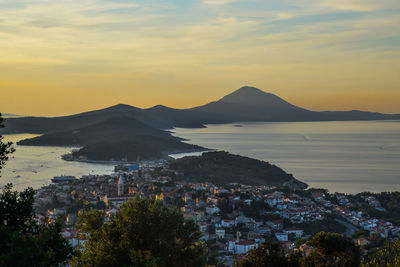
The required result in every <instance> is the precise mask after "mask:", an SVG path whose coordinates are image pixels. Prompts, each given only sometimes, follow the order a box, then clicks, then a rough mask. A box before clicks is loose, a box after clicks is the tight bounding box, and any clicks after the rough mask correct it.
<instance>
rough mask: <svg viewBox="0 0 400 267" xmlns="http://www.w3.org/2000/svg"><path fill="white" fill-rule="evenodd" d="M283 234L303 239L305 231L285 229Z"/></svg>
mask: <svg viewBox="0 0 400 267" xmlns="http://www.w3.org/2000/svg"><path fill="white" fill-rule="evenodd" d="M283 232H284V233H286V234H294V235H295V236H296V237H302V235H303V230H302V229H300V228H294V227H293V228H285V229H283Z"/></svg>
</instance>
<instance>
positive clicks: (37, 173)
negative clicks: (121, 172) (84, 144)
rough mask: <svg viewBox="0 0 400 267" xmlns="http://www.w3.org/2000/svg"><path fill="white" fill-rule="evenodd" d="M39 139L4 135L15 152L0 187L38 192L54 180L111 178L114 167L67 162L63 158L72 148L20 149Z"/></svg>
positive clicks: (41, 147) (4, 172)
mask: <svg viewBox="0 0 400 267" xmlns="http://www.w3.org/2000/svg"><path fill="white" fill-rule="evenodd" d="M35 136H37V135H32V134H13V135H5V136H4V141H12V142H14V148H15V149H16V151H15V152H14V153H13V154H11V155H10V156H9V160H8V161H7V163H6V166H5V168H4V169H3V170H2V171H1V178H0V187H1V186H4V185H5V184H7V183H13V185H14V188H15V189H17V190H22V189H24V188H26V187H28V186H30V187H33V188H34V189H37V188H39V187H41V186H43V185H47V184H49V183H50V181H51V179H52V178H53V177H54V176H58V175H73V176H76V177H77V178H79V177H81V176H82V175H88V174H110V173H111V172H112V171H113V170H114V165H113V164H93V163H85V162H74V161H65V160H63V159H61V156H62V155H63V154H66V153H70V152H71V150H72V149H73V148H72V147H56V146H19V145H16V144H15V143H16V142H17V141H19V140H22V139H26V138H32V137H35Z"/></svg>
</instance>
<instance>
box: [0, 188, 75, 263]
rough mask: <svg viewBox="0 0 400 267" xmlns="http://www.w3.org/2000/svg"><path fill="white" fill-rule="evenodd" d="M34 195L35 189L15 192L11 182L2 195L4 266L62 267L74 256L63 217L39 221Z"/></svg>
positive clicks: (0, 248) (0, 228)
mask: <svg viewBox="0 0 400 267" xmlns="http://www.w3.org/2000/svg"><path fill="white" fill-rule="evenodd" d="M34 194H35V191H34V190H33V189H32V188H27V189H25V190H24V191H22V192H18V191H12V185H11V184H7V185H6V186H5V187H4V188H3V191H2V193H1V194H0V240H1V242H0V266H27V265H29V266H58V265H60V264H63V263H66V262H67V261H68V260H69V258H70V257H71V255H72V247H71V246H70V245H69V244H68V241H66V240H65V239H64V238H63V236H62V235H61V226H62V223H61V220H58V221H57V222H56V223H54V224H53V223H48V222H43V223H42V224H38V223H37V222H36V220H35V218H34V213H33V208H32V205H33V202H34Z"/></svg>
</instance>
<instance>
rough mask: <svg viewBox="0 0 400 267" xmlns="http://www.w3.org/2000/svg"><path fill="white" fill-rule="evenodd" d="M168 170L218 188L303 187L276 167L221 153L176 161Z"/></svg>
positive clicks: (211, 153)
mask: <svg viewBox="0 0 400 267" xmlns="http://www.w3.org/2000/svg"><path fill="white" fill-rule="evenodd" d="M170 169H172V170H177V171H179V172H183V173H184V178H185V179H189V180H195V181H202V182H212V183H215V184H218V185H223V184H227V183H232V182H236V183H242V184H254V185H265V184H268V185H282V184H284V183H291V184H292V186H296V187H299V188H303V189H304V188H305V187H306V185H305V184H304V183H302V182H300V181H298V180H296V179H294V178H293V176H292V175H291V174H288V173H286V172H285V171H283V170H282V169H281V168H279V167H277V166H275V165H271V164H269V163H268V162H264V161H260V160H256V159H251V158H248V157H242V156H239V155H232V154H229V153H228V152H224V151H219V152H207V153H203V154H202V155H201V156H191V157H184V158H181V159H177V160H175V161H173V162H172V163H171V164H170Z"/></svg>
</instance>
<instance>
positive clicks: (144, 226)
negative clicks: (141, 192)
mask: <svg viewBox="0 0 400 267" xmlns="http://www.w3.org/2000/svg"><path fill="white" fill-rule="evenodd" d="M77 227H78V229H79V230H81V231H83V232H85V233H86V234H85V236H84V237H83V238H85V239H87V240H88V241H87V242H86V244H85V250H84V251H83V252H82V253H80V254H79V255H78V256H77V257H75V258H74V260H73V266H193V267H195V266H205V264H206V256H205V255H206V250H205V246H204V245H203V244H202V243H200V242H199V241H198V238H199V237H200V232H199V230H198V229H197V226H196V225H195V224H194V222H193V221H185V220H184V218H183V216H182V214H181V213H180V212H179V211H178V210H177V209H175V208H168V207H166V206H164V205H163V203H162V202H160V201H155V200H153V199H140V198H139V197H137V198H134V199H132V200H130V201H128V202H126V203H125V204H124V205H123V206H122V207H121V209H120V210H119V211H118V212H117V214H116V216H115V217H113V218H112V219H111V221H110V222H109V223H107V224H104V214H103V213H102V212H100V211H87V212H84V213H82V214H81V215H80V217H79V220H78V225H77Z"/></svg>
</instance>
